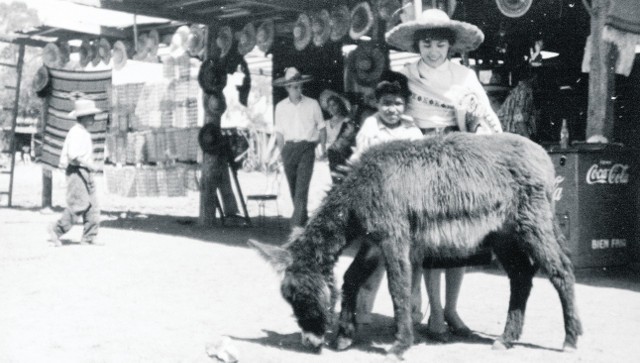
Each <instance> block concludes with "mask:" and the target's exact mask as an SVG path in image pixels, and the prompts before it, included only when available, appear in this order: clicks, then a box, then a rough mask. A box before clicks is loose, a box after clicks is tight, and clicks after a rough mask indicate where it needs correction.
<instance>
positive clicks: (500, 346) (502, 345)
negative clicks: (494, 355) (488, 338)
mask: <svg viewBox="0 0 640 363" xmlns="http://www.w3.org/2000/svg"><path fill="white" fill-rule="evenodd" d="M511 347H512V344H510V343H507V342H504V341H502V340H496V341H494V342H493V345H492V346H491V349H493V350H507V349H509V348H511Z"/></svg>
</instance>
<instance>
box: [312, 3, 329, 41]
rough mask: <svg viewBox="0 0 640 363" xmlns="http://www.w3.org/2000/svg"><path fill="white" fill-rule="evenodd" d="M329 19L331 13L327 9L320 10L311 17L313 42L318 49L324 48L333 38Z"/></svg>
mask: <svg viewBox="0 0 640 363" xmlns="http://www.w3.org/2000/svg"><path fill="white" fill-rule="evenodd" d="M329 19H330V17H329V12H328V11H327V10H326V9H322V10H320V11H319V12H317V13H315V14H313V15H312V17H311V33H312V35H313V36H312V41H313V44H314V45H315V46H316V47H321V46H323V45H324V44H325V43H326V42H327V40H329V37H330V36H331V27H330V26H329Z"/></svg>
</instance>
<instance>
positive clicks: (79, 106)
mask: <svg viewBox="0 0 640 363" xmlns="http://www.w3.org/2000/svg"><path fill="white" fill-rule="evenodd" d="M73 108H74V110H73V111H71V112H69V117H75V118H78V117H82V116H87V115H95V114H98V113H101V112H102V110H101V109H99V108H97V107H96V103H95V102H93V101H91V100H76V102H75V103H74V107H73Z"/></svg>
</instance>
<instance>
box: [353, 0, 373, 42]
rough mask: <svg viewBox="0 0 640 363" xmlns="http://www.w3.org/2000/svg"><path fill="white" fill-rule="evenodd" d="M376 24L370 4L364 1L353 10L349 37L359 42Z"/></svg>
mask: <svg viewBox="0 0 640 363" xmlns="http://www.w3.org/2000/svg"><path fill="white" fill-rule="evenodd" d="M374 24H375V17H374V16H373V12H372V11H371V6H370V5H369V3H368V2H366V1H363V2H361V3H359V4H358V5H356V6H354V7H353V9H351V28H349V36H351V39H353V40H358V39H360V37H362V36H363V35H366V34H367V33H368V32H369V30H371V28H372V27H373V25H374Z"/></svg>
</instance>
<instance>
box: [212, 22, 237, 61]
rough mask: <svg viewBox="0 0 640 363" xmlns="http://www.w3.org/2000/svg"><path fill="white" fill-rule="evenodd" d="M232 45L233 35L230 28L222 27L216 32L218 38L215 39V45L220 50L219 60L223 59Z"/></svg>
mask: <svg viewBox="0 0 640 363" xmlns="http://www.w3.org/2000/svg"><path fill="white" fill-rule="evenodd" d="M232 44H233V33H232V31H231V27H229V26H223V27H221V28H220V30H219V31H218V36H217V37H216V45H217V46H218V48H220V58H224V56H226V55H227V54H228V53H229V50H231V45H232Z"/></svg>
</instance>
